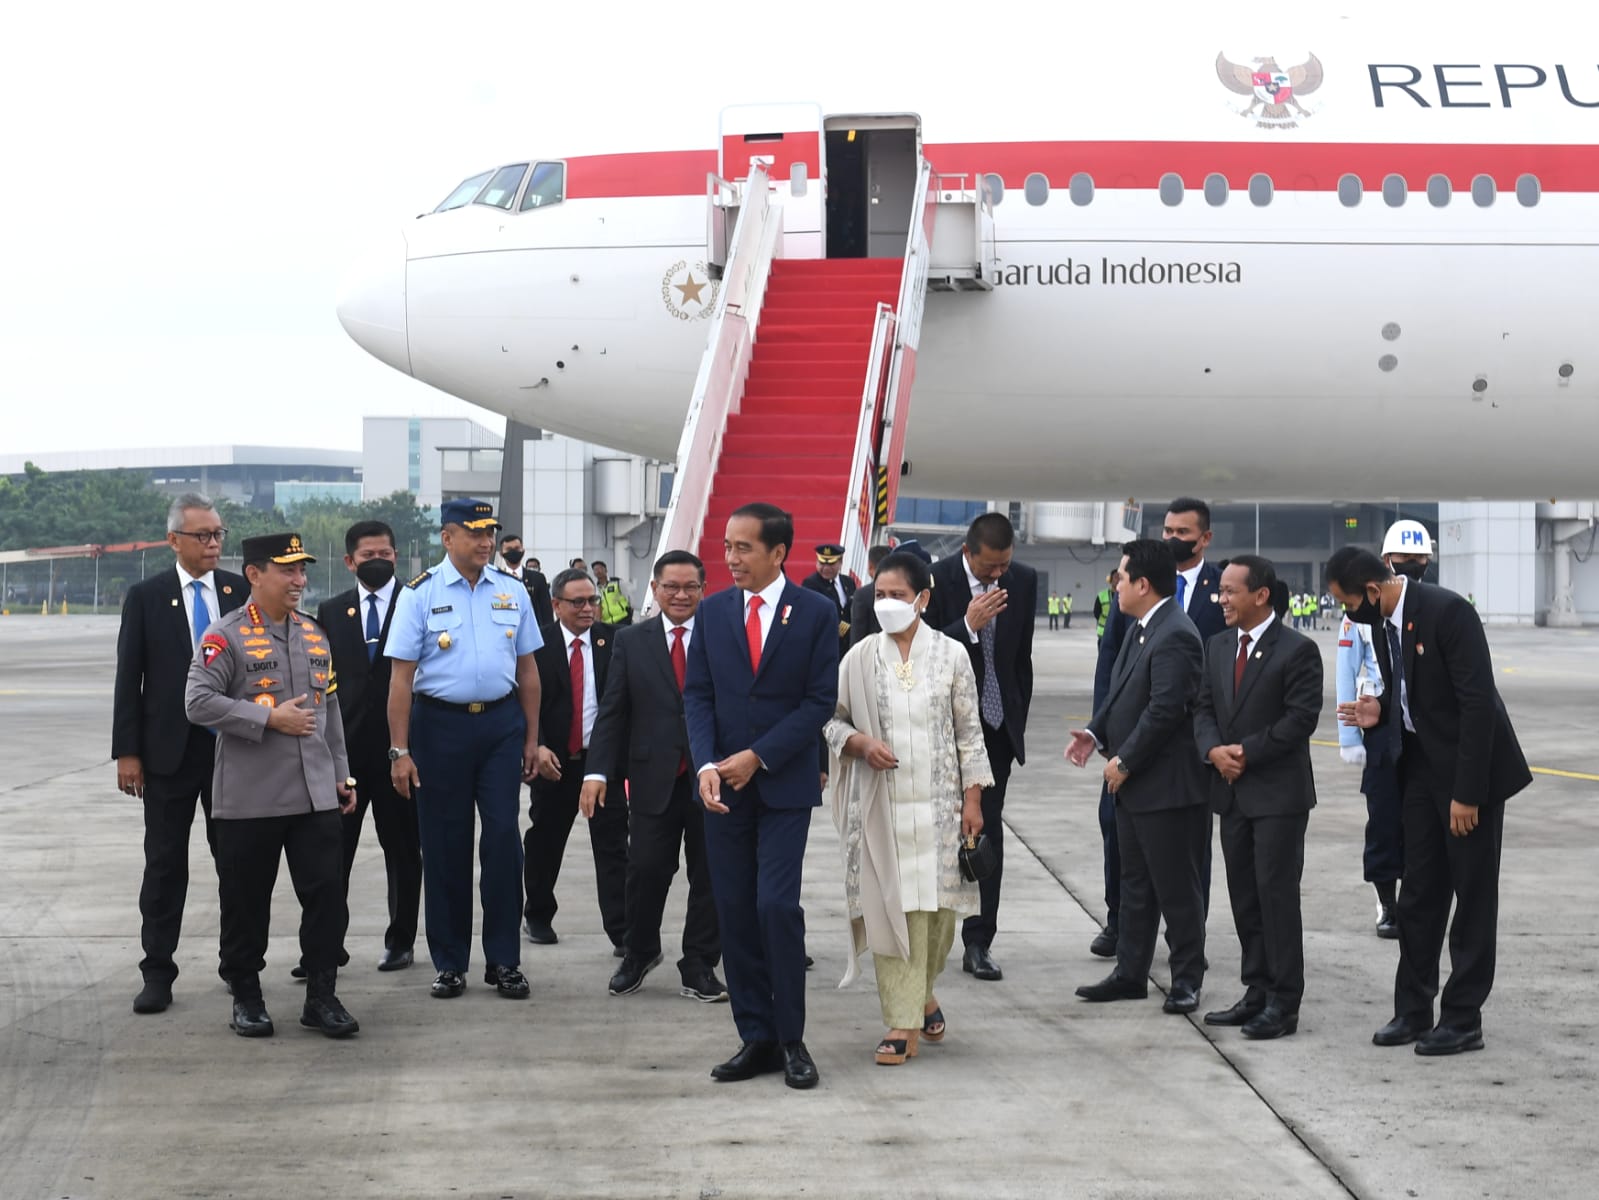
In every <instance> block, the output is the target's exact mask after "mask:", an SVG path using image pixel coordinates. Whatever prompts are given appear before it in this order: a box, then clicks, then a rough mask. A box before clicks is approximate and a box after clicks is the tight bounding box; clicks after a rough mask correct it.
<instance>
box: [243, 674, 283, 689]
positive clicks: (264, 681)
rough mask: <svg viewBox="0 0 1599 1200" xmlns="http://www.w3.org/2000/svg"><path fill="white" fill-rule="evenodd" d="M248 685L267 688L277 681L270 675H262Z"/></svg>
mask: <svg viewBox="0 0 1599 1200" xmlns="http://www.w3.org/2000/svg"><path fill="white" fill-rule="evenodd" d="M250 683H251V684H252V685H254V686H255V687H258V688H269V687H272V686H273V685H274V684H276V683H277V680H276V679H273V678H272V677H271V676H270V675H263V676H261V678H260V679H252V680H250Z"/></svg>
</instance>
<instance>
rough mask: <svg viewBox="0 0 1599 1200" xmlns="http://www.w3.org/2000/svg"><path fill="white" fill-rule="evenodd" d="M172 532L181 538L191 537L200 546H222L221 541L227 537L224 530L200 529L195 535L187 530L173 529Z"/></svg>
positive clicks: (226, 532)
mask: <svg viewBox="0 0 1599 1200" xmlns="http://www.w3.org/2000/svg"><path fill="white" fill-rule="evenodd" d="M172 532H173V533H176V534H180V535H181V536H183V537H192V538H193V539H194V540H195V541H197V542H199V543H200V544H201V545H202V546H220V545H221V544H222V539H223V538H225V537H227V536H228V531H227V529H226V528H223V529H202V530H200V531H199V532H197V533H191V532H190V531H189V530H187V529H174V530H173V531H172Z"/></svg>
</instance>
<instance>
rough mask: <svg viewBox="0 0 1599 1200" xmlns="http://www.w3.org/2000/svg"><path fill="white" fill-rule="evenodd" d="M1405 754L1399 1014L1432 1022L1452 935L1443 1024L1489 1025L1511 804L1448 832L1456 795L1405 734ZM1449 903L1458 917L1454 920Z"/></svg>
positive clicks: (1488, 808)
mask: <svg viewBox="0 0 1599 1200" xmlns="http://www.w3.org/2000/svg"><path fill="white" fill-rule="evenodd" d="M1404 742H1405V751H1404V754H1403V755H1402V756H1401V757H1400V759H1399V778H1400V783H1401V785H1402V786H1403V788H1404V822H1405V874H1404V881H1403V883H1402V884H1401V885H1400V888H1399V903H1398V905H1397V906H1396V907H1397V912H1398V917H1399V970H1398V972H1397V974H1396V975H1395V977H1394V1015H1395V1016H1400V1017H1411V1018H1414V1019H1416V1020H1418V1021H1419V1020H1420V1019H1422V1018H1426V1020H1427V1021H1428V1022H1429V1023H1430V1022H1431V1020H1432V1002H1433V997H1434V996H1436V995H1438V957H1439V955H1440V954H1441V953H1442V952H1443V948H1444V934H1445V931H1446V930H1447V932H1448V936H1449V962H1450V964H1451V970H1450V972H1449V981H1448V982H1447V983H1445V984H1444V988H1443V1001H1442V1004H1441V1006H1440V1009H1439V1013H1438V1023H1439V1024H1440V1025H1449V1026H1453V1027H1456V1028H1462V1029H1475V1028H1478V1027H1480V1026H1481V1024H1482V1006H1483V1004H1484V1003H1486V1001H1487V999H1488V993H1489V992H1490V991H1492V990H1493V984H1494V962H1495V955H1496V952H1497V949H1498V937H1499V853H1500V847H1501V844H1502V841H1503V838H1504V832H1505V806H1504V805H1503V804H1484V805H1483V806H1482V807H1480V808H1479V809H1478V810H1477V828H1476V829H1474V830H1472V831H1471V832H1470V833H1469V834H1467V835H1466V836H1465V837H1455V836H1454V835H1453V834H1452V833H1450V832H1449V801H1450V797H1449V796H1447V795H1443V794H1440V793H1438V792H1435V791H1434V790H1433V786H1432V778H1431V771H1430V769H1429V767H1428V764H1427V756H1426V754H1425V752H1424V751H1423V750H1422V748H1421V742H1420V741H1419V740H1418V739H1417V738H1416V737H1415V735H1414V734H1408V733H1407V734H1406V735H1405V740H1404ZM1450 901H1453V902H1454V907H1455V916H1454V920H1453V921H1451V920H1450V919H1449V905H1450Z"/></svg>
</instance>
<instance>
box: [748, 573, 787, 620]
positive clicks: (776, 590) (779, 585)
mask: <svg viewBox="0 0 1599 1200" xmlns="http://www.w3.org/2000/svg"><path fill="white" fill-rule="evenodd" d="M787 583H788V580H787V578H785V577H784V575H783V573H782V572H781V571H779V572H778V573H777V578H776V579H774V580H772V582H771V583H769V584H767V585H766V586H765V587H763V588H762V589H761V590H760V591H758V592H755V593H753V594H754V595H757V596H759V597H760V598H761V602H762V603H763V604H765V606H766V608H767V610H768V611H770V610H773V609H775V608H776V607H777V601H778V597H780V596H781V595H782V594H783V588H784V586H785V585H786V584H787ZM750 596H751V593H750V592H745V593H744V611H745V612H746V613H748V612H749V609H750Z"/></svg>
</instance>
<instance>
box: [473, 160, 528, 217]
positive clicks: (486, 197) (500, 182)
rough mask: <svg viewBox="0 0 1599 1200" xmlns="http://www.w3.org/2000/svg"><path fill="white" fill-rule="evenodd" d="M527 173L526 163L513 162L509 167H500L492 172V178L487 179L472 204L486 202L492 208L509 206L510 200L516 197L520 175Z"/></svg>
mask: <svg viewBox="0 0 1599 1200" xmlns="http://www.w3.org/2000/svg"><path fill="white" fill-rule="evenodd" d="M525 174H527V164H526V163H515V164H513V165H512V166H509V167H501V168H500V169H499V170H498V171H496V172H494V178H493V179H491V180H489V185H488V186H487V187H486V188H484V189H483V191H482V192H480V193H479V194H478V198H477V199H476V200H474V201H472V203H473V204H487V205H490V206H491V207H493V208H505V209H509V208H510V207H511V202H512V201H514V200H515V199H516V189H517V188H518V187H520V186H521V184H522V176H523V175H525Z"/></svg>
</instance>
